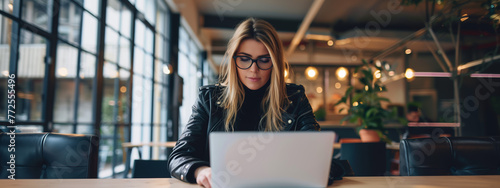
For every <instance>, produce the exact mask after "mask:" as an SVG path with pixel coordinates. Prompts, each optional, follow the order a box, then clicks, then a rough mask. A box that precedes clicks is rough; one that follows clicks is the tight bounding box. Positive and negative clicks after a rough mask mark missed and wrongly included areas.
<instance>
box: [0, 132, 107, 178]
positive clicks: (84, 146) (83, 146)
mask: <svg viewBox="0 0 500 188" xmlns="http://www.w3.org/2000/svg"><path fill="white" fill-rule="evenodd" d="M11 143H14V144H13V145H15V146H9V145H10V144H11ZM98 145H99V139H98V137H96V136H88V135H78V134H56V133H29V134H23V133H18V134H12V135H9V134H6V133H0V179H4V178H9V176H10V175H12V174H11V172H10V171H8V170H9V169H12V168H11V167H14V168H13V169H15V173H14V174H15V176H14V178H15V179H39V178H42V179H59V178H97V155H96V154H97V150H98ZM9 148H15V152H10V151H9ZM11 150H12V149H11ZM11 154H14V155H15V156H14V158H11ZM9 161H15V166H12V165H10V163H9V164H8V163H7V162H9Z"/></svg>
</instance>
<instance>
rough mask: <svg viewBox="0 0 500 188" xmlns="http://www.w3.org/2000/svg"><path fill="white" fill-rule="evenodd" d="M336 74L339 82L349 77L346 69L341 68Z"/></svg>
mask: <svg viewBox="0 0 500 188" xmlns="http://www.w3.org/2000/svg"><path fill="white" fill-rule="evenodd" d="M336 74H337V78H338V79H339V80H344V79H345V78H346V77H347V69H346V68H345V67H339V68H338V69H337V72H336Z"/></svg>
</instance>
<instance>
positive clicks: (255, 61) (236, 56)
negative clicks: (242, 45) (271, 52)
mask: <svg viewBox="0 0 500 188" xmlns="http://www.w3.org/2000/svg"><path fill="white" fill-rule="evenodd" d="M238 57H247V58H248V59H250V60H252V63H250V66H248V67H247V68H241V67H240V66H238V63H237V62H236V58H238ZM260 58H271V57H267V56H266V57H257V59H252V58H250V56H246V55H235V56H233V60H234V63H235V64H236V67H238V68H239V69H243V70H246V69H249V68H250V67H252V65H253V63H255V64H256V65H257V67H258V68H259V69H260V70H269V69H271V68H273V64H272V60H271V66H270V67H269V68H267V69H263V68H260V66H259V64H258V63H257V61H259V59H260Z"/></svg>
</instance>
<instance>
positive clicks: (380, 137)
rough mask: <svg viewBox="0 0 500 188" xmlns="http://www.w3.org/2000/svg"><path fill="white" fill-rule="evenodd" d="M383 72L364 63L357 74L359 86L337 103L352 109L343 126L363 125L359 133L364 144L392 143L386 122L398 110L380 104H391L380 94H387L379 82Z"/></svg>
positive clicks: (358, 129) (353, 86) (356, 70)
mask: <svg viewBox="0 0 500 188" xmlns="http://www.w3.org/2000/svg"><path fill="white" fill-rule="evenodd" d="M381 71H382V68H381V67H376V66H371V65H370V64H368V63H367V62H366V61H365V60H363V65H362V66H360V67H357V68H356V69H355V71H354V73H355V75H357V80H358V82H359V83H357V84H353V85H352V86H350V87H349V88H348V89H347V90H346V92H345V95H344V96H343V97H342V98H341V99H340V101H339V102H337V103H336V104H335V105H338V104H341V103H345V104H347V105H349V106H351V107H350V108H349V109H348V112H349V114H348V115H347V116H346V117H344V118H342V120H341V121H340V123H343V122H344V121H349V122H351V123H356V122H358V123H360V124H361V126H359V127H358V128H357V131H358V133H359V135H360V137H361V140H362V141H363V142H379V141H384V142H387V143H390V142H391V140H389V139H388V138H387V136H386V135H385V134H384V124H383V120H384V119H387V118H391V117H395V116H396V115H397V112H396V110H395V109H394V110H391V111H389V110H386V109H384V108H382V106H381V101H387V102H390V101H389V99H387V98H384V97H380V96H379V95H378V94H379V93H380V92H385V91H387V89H386V87H385V86H383V85H382V83H381V82H380V78H381V76H382V74H381ZM355 86H357V87H355ZM342 110H345V108H342V109H340V110H339V112H341V111H342Z"/></svg>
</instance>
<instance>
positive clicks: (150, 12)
mask: <svg viewBox="0 0 500 188" xmlns="http://www.w3.org/2000/svg"><path fill="white" fill-rule="evenodd" d="M145 1H146V7H145V10H144V12H143V13H144V14H145V16H146V20H148V22H149V23H151V25H154V24H155V12H156V10H155V7H156V5H155V1H156V0H145Z"/></svg>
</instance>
